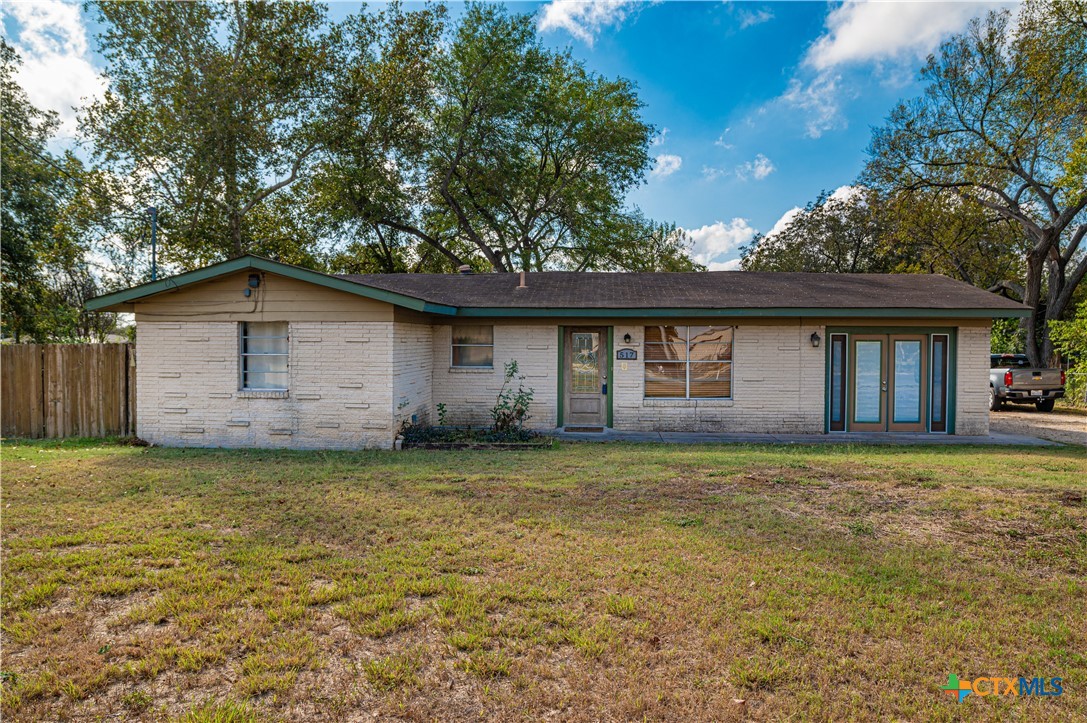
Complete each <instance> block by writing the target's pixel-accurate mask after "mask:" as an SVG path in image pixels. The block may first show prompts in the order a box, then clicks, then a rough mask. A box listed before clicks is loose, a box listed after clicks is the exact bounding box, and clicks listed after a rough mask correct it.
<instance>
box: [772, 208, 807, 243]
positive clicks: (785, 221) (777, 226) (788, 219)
mask: <svg viewBox="0 0 1087 723" xmlns="http://www.w3.org/2000/svg"><path fill="white" fill-rule="evenodd" d="M802 213H804V209H803V208H801V207H800V206H793V207H792V208H790V209H789V210H788V211H786V212H785V213H783V214H781V218H779V219H778V220H777V221H776V222H775V223H774V225H773V226H772V227H771V228H770V230H769V231H767V232H766V233H765V234H764V235H765V236H776V235H777V234H779V233H781V232H782V231H784V230H785V227H786V226H788V225H789V224H790V223H792V221H793V219H794V218H796V217H797V216H799V215H800V214H802Z"/></svg>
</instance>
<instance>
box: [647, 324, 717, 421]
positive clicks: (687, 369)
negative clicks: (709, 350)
mask: <svg viewBox="0 0 1087 723" xmlns="http://www.w3.org/2000/svg"><path fill="white" fill-rule="evenodd" d="M656 326H674V327H677V328H679V327H683V328H684V329H686V330H687V333H686V339H685V343H684V347H685V349H686V352H685V353H686V359H684V360H683V361H682V362H681V361H679V360H677V361H673V362H666V363H668V364H683V371H684V374H685V377H686V379H685V383H684V396H682V397H650V396H647V395H646V393H645V367H646V365H648V364H650V363H652V360H650V359H649V354H648V349H649V347H650V346H651V345H656V343H655V342H646V341H645V328H648V327H645V328H643V329H642V352H643V355H644V356H645V360H644V361H643V362H642V398H643V399H684V400H689V401H694V402H697V401H699V400H712V399H725V400H731V399H732V398H733V395H734V393H735V390H734V389H733V386H732V384H733V381H734V380H735V378H736V360H735V359H734V358H733V357H734V355H735V352H736V327H735V326H728V325H722V324H657V325H656ZM692 326H708V327H715V326H719V327H721V328H723V329H728V330H729V331H730V332H731V336H732V339H731V341H729V343H728V344H729V358H728V391H729V395H728V396H727V397H692V396H691V327H692ZM694 363H695V364H702V363H709V364H724V363H725V362H723V361H713V362H694Z"/></svg>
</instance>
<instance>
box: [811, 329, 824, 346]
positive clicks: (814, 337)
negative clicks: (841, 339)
mask: <svg viewBox="0 0 1087 723" xmlns="http://www.w3.org/2000/svg"><path fill="white" fill-rule="evenodd" d="M820 341H822V339H820V338H819V332H817V331H813V332H812V333H811V345H812V346H813V347H815V348H816V349H818V348H819V342H820Z"/></svg>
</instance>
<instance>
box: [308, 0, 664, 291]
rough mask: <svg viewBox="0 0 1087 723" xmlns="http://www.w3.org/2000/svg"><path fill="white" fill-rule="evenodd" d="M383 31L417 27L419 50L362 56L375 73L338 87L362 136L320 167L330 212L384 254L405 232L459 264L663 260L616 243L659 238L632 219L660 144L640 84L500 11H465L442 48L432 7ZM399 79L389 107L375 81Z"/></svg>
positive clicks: (393, 14)
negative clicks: (591, 67) (587, 62)
mask: <svg viewBox="0 0 1087 723" xmlns="http://www.w3.org/2000/svg"><path fill="white" fill-rule="evenodd" d="M381 22H382V23H384V25H379V26H378V28H377V29H376V30H375V29H367V32H368V33H369V34H370V35H373V34H375V33H376V34H377V35H378V36H379V37H389V38H397V37H401V36H402V35H403V32H404V29H405V28H410V29H412V32H411V33H409V37H415V38H418V39H419V40H420V42H419V44H418V48H420V50H419V51H418V52H415V53H410V54H408V55H407V56H406V57H401V56H400V55H399V54H397V53H395V52H394V53H387V54H382V55H380V56H373V55H370V54H369V53H367V52H363V51H361V50H358V49H357V50H356V57H357V58H359V59H361V61H362V62H361V63H358V61H356V62H357V63H358V67H359V68H367V69H369V71H370V72H356V74H355V75H354V76H353V78H352V79H350V80H352V82H351V83H349V84H348V85H347V86H345V87H343V88H341V89H340V90H341V93H342V94H343V97H344V98H347V99H349V101H348V102H342V103H339V104H337V105H338V107H340V108H342V109H345V110H348V111H350V117H348V118H343V119H341V120H340V121H339V123H338V125H340V126H341V127H343V128H348V129H351V130H352V133H349V134H346V135H345V136H343V137H341V138H338V139H337V141H336V144H335V145H334V146H333V147H332V148H331V149H330V153H329V156H328V158H326V159H324V160H323V162H322V164H321V166H320V170H319V173H318V178H317V180H316V182H315V183H316V187H317V189H318V192H317V193H315V194H314V198H315V199H316V200H317V201H318V202H319V203H320V204H321V205H322V206H323V207H324V208H325V209H338V210H339V212H340V213H341V218H342V220H343V221H345V222H350V223H352V224H354V230H355V231H356V233H358V234H359V235H360V238H361V237H362V236H363V235H365V237H366V238H368V239H369V241H370V243H371V244H372V245H373V247H374V248H375V249H376V248H380V247H382V246H383V245H386V244H387V243H388V238H389V237H390V236H391V235H393V234H396V235H397V237H398V238H400V239H406V238H411V239H414V240H415V241H416V242H418V244H420V248H421V247H423V246H425V247H429V248H430V249H432V250H433V251H434V252H436V253H437V254H438V255H440V257H441V258H443V259H444V260H445V262H446V263H448V264H449V265H459V264H462V263H474V264H477V265H483V266H485V267H490V268H493V269H495V270H498V271H507V270H512V269H519V268H521V269H530V270H543V269H547V268H557V267H561V268H613V267H615V268H619V267H621V268H630V267H632V265H634V266H637V267H643V266H645V265H647V264H649V263H651V262H652V256H651V254H652V253H653V252H654V247H653V246H652V245H647V246H646V248H645V250H644V252H643V253H642V254H640V255H639V254H638V253H637V251H638V249H637V248H636V247H632V246H631V245H630V244H624V243H622V242H619V243H615V241H616V237H614V236H613V235H611V234H609V233H605V232H604V230H605V229H611V230H615V229H616V228H617V227H619V226H622V227H623V230H624V232H625V233H626V236H625V238H637V237H638V236H639V235H641V236H644V237H647V238H648V237H650V236H652V234H653V233H654V232H655V230H658V231H659V229H655V228H654V227H652V226H649V225H646V223H645V219H644V218H643V217H642V215H641V214H640V213H638V212H636V211H635V210H633V209H627V208H625V207H624V199H625V195H626V193H627V191H628V190H629V189H631V188H632V187H634V186H635V185H636V184H637V183H639V182H640V181H641V180H642V178H643V177H644V174H645V172H646V171H647V170H648V168H649V164H650V159H649V155H648V145H649V140H650V138H651V136H652V133H653V128H652V127H651V126H650V125H648V124H646V123H645V122H644V121H643V120H642V119H641V115H640V110H641V102H640V101H639V100H638V97H637V93H636V90H635V88H634V86H633V85H632V84H631V83H630V82H629V81H627V80H624V79H608V78H603V77H600V76H598V75H595V74H593V73H591V72H589V71H588V70H587V69H586V68H585V67H584V65H583V64H582V63H580V62H579V61H576V60H575V59H573V58H572V57H571V56H570V55H569V54H568V53H562V52H554V51H550V50H547V49H545V48H543V47H542V45H541V44H540V42H539V40H538V38H537V37H536V34H535V26H534V22H533V19H532V18H531V16H528V15H517V14H510V13H508V12H507V11H506V10H504V9H502V8H501V7H498V6H493V5H471V6H469V7H468V9H467V11H466V12H465V13H464V15H463V17H462V18H461V19H460V21H459V23H458V24H457V26H456V27H455V28H453V30H452V31H451V35H450V36H448V41H447V42H446V43H445V44H442V43H440V42H439V40H440V39H441V38H443V37H446V36H445V35H444V34H443V33H442V32H441V31H442V22H443V21H442V15H441V13H440V12H439V11H438V10H436V9H430V10H425V11H423V13H422V14H417V13H408V14H403V13H400V12H399V10H396V9H394V10H390V11H389V12H388V13H387V14H386V16H385V17H384V18H383V19H382V21H381ZM360 37H364V38H365V37H369V36H368V35H362V36H360ZM365 47H368V46H367V45H366V44H365V43H358V44H357V48H365ZM391 47H392V48H394V49H395V48H397V47H399V45H397V44H396V43H393V44H391ZM392 78H398V79H400V82H399V83H398V92H397V93H393V94H390V93H388V92H387V89H385V88H382V87H381V86H380V85H379V83H381V81H382V80H383V79H388V80H387V82H388V83H396V81H394V80H391V79H392ZM375 79H376V80H375ZM350 99H357V100H356V102H355V103H352V102H350ZM377 99H386V100H388V101H389V102H388V104H386V105H381V104H380V103H378V102H376V100H377ZM361 101H365V102H361ZM344 216H346V217H344ZM636 225H637V226H639V227H638V228H637V229H635V226H636ZM383 239H384V240H383ZM419 255H421V254H417V256H419ZM669 259H671V260H670V261H668V262H667V263H673V262H674V261H676V258H675V257H674V255H673V256H669ZM390 263H392V262H390Z"/></svg>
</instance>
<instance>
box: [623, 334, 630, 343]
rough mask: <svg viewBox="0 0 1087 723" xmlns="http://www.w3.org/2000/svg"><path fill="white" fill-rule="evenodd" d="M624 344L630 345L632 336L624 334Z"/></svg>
mask: <svg viewBox="0 0 1087 723" xmlns="http://www.w3.org/2000/svg"><path fill="white" fill-rule="evenodd" d="M623 343H624V344H629V343H630V334H623Z"/></svg>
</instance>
